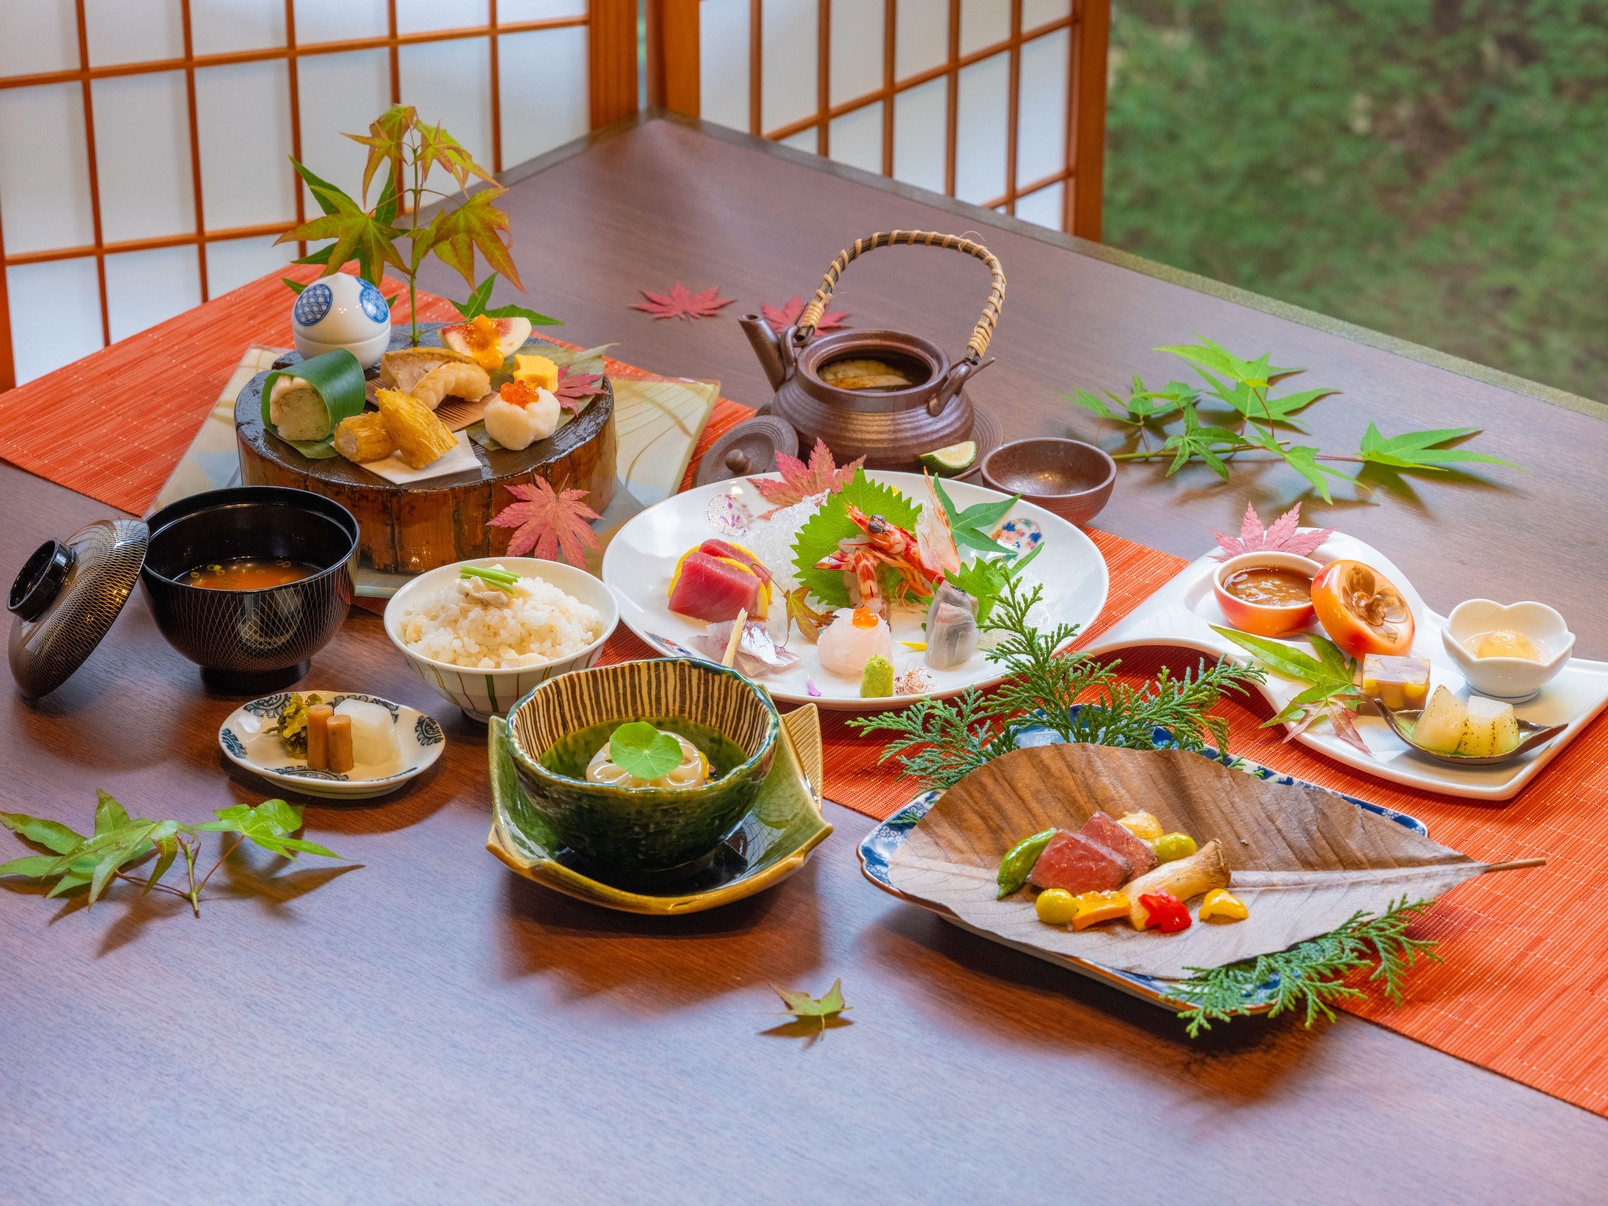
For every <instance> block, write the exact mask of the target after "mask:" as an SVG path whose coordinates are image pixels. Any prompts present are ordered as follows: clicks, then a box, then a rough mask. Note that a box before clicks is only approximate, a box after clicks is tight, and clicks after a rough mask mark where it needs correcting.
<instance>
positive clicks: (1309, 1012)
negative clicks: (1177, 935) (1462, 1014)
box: [1172, 897, 1443, 1038]
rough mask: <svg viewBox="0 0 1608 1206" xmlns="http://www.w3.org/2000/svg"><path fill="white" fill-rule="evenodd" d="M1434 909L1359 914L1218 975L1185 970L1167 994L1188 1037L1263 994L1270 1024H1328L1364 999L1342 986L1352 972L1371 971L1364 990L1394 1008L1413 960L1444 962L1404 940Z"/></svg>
mask: <svg viewBox="0 0 1608 1206" xmlns="http://www.w3.org/2000/svg"><path fill="white" fill-rule="evenodd" d="M1433 903H1434V902H1433V901H1428V900H1419V901H1414V902H1412V903H1411V904H1409V903H1408V902H1407V898H1406V897H1403V898H1402V899H1401V900H1400V901H1399V902H1398V903H1396V904H1395V905H1394V906H1392V907H1391V908H1390V909H1389V910H1388V911H1387V912H1385V913H1383V914H1380V915H1379V916H1377V917H1374V916H1370V915H1368V914H1366V913H1358V914H1356V915H1354V916H1353V917H1352V918H1351V920H1350V921H1348V922H1346V923H1345V924H1344V925H1343V926H1341V927H1339V928H1338V929H1335V930H1331V931H1330V932H1329V933H1327V934H1323V935H1321V936H1319V937H1317V938H1309V939H1307V940H1306V941H1305V942H1299V943H1297V944H1296V945H1295V946H1292V947H1290V948H1289V949H1288V950H1283V951H1276V952H1274V953H1273V954H1271V955H1259V956H1257V957H1256V958H1255V959H1241V960H1239V961H1237V962H1235V963H1227V964H1224V965H1223V966H1221V967H1212V968H1198V967H1192V968H1189V969H1187V970H1189V971H1191V972H1193V973H1194V974H1193V975H1192V976H1191V977H1190V978H1189V979H1188V980H1182V981H1179V982H1178V983H1176V984H1174V985H1173V986H1172V991H1173V993H1174V994H1175V995H1177V996H1180V997H1184V998H1185V999H1187V1000H1188V1001H1189V1002H1190V1004H1191V1008H1190V1009H1188V1010H1186V1011H1185V1012H1184V1013H1183V1014H1182V1016H1183V1017H1184V1018H1185V1019H1186V1020H1187V1021H1186V1029H1187V1031H1188V1034H1189V1037H1190V1038H1195V1037H1197V1036H1198V1035H1199V1034H1200V1032H1201V1031H1202V1030H1210V1029H1211V1028H1212V1023H1213V1022H1226V1021H1229V1020H1231V1019H1232V1018H1234V1017H1237V1016H1243V1015H1244V1014H1246V1013H1248V1012H1250V1011H1249V1009H1248V1008H1247V1004H1246V1002H1247V999H1248V998H1250V997H1252V995H1253V994H1255V993H1257V990H1259V989H1262V988H1264V987H1270V988H1271V991H1272V993H1273V1008H1272V1009H1270V1010H1269V1011H1268V1017H1270V1018H1276V1017H1278V1016H1279V1014H1281V1013H1284V1012H1286V1011H1289V1010H1296V1009H1299V1010H1302V1011H1303V1012H1304V1013H1305V1018H1304V1019H1303V1021H1304V1024H1305V1025H1306V1026H1307V1027H1308V1028H1310V1027H1311V1026H1312V1024H1313V1023H1314V1022H1316V1021H1317V1020H1318V1018H1319V1017H1323V1018H1325V1019H1327V1020H1328V1021H1331V1022H1332V1021H1334V1009H1333V1006H1334V1005H1336V1004H1339V1003H1342V1002H1345V1001H1353V1000H1357V999H1359V998H1361V997H1363V996H1365V995H1366V994H1365V993H1364V992H1363V990H1362V989H1360V988H1357V987H1356V986H1354V985H1352V984H1350V983H1348V980H1349V978H1350V976H1351V973H1352V972H1354V971H1356V970H1358V969H1359V968H1362V967H1366V966H1367V965H1368V964H1370V963H1372V964H1373V965H1374V969H1373V971H1372V972H1371V973H1370V974H1369V976H1368V980H1369V982H1370V983H1377V984H1381V985H1382V986H1383V988H1384V991H1385V993H1386V995H1387V996H1388V997H1389V998H1390V1000H1391V1003H1392V1004H1395V1005H1400V1004H1401V1001H1402V987H1403V984H1404V981H1405V979H1406V975H1407V973H1408V972H1409V971H1411V970H1412V968H1413V967H1414V966H1415V965H1416V964H1417V963H1418V961H1419V959H1424V960H1426V961H1427V962H1430V963H1441V962H1443V960H1442V959H1441V957H1440V956H1439V955H1438V954H1436V953H1435V949H1434V948H1435V945H1436V944H1435V941H1434V940H1433V939H1428V938H1413V937H1410V936H1408V934H1407V929H1408V927H1409V926H1410V925H1411V924H1412V923H1413V922H1414V921H1416V920H1418V918H1420V917H1422V916H1423V915H1424V914H1425V913H1426V912H1428V911H1429V908H1430V906H1431V905H1432V904H1433Z"/></svg>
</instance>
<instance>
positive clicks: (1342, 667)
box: [1212, 624, 1373, 757]
mask: <svg viewBox="0 0 1608 1206" xmlns="http://www.w3.org/2000/svg"><path fill="white" fill-rule="evenodd" d="M1212 631H1213V632H1215V633H1216V634H1217V635H1218V636H1220V637H1222V638H1224V639H1225V640H1229V641H1232V642H1234V644H1236V645H1238V646H1239V647H1240V648H1241V649H1244V650H1245V651H1246V652H1248V653H1249V654H1251V656H1252V657H1254V658H1255V659H1256V660H1257V661H1258V662H1260V663H1261V664H1262V665H1263V666H1265V667H1267V668H1268V669H1269V670H1276V671H1277V672H1278V673H1280V674H1283V675H1286V676H1288V677H1290V678H1293V679H1295V680H1296V681H1298V682H1304V683H1310V684H1311V685H1310V686H1309V687H1307V689H1306V690H1305V691H1302V692H1301V693H1300V694H1299V695H1297V696H1296V697H1295V698H1294V699H1292V700H1291V701H1290V702H1289V704H1288V705H1287V706H1286V707H1285V708H1284V710H1283V711H1281V712H1280V713H1279V714H1278V715H1277V716H1275V717H1273V718H1272V719H1271V720H1265V721H1263V722H1262V727H1263V728H1264V729H1268V728H1272V727H1273V726H1274V725H1276V724H1288V725H1290V729H1289V731H1288V732H1287V733H1285V735H1284V740H1286V741H1292V740H1294V739H1295V738H1296V737H1298V736H1300V735H1301V734H1302V733H1304V732H1305V731H1306V730H1307V729H1308V728H1309V727H1310V726H1311V725H1312V724H1313V723H1314V722H1315V721H1317V720H1320V719H1321V718H1323V717H1325V716H1327V717H1328V718H1329V723H1330V724H1331V725H1333V726H1334V734H1335V736H1336V737H1338V738H1340V740H1341V741H1344V742H1345V743H1346V744H1347V745H1350V746H1353V747H1355V748H1356V749H1359V750H1361V751H1362V752H1363V753H1364V754H1367V755H1368V756H1369V757H1372V756H1373V751H1372V750H1370V749H1369V748H1368V743H1367V742H1365V741H1364V740H1363V739H1362V734H1361V733H1359V732H1357V726H1356V725H1355V724H1353V723H1352V721H1351V713H1353V712H1355V711H1357V710H1358V709H1360V708H1361V707H1362V688H1361V687H1359V686H1358V685H1357V681H1356V678H1357V663H1356V662H1355V661H1353V660H1352V659H1351V658H1349V657H1347V656H1346V654H1345V652H1344V651H1343V650H1342V649H1341V648H1340V646H1338V645H1336V644H1335V643H1334V642H1333V641H1331V640H1329V639H1328V638H1327V637H1321V636H1319V635H1318V634H1317V633H1315V632H1309V633H1307V634H1306V638H1307V640H1308V641H1310V642H1311V643H1312V649H1313V652H1315V653H1316V654H1317V655H1318V656H1317V657H1313V656H1312V654H1310V653H1303V652H1302V651H1301V650H1299V649H1297V648H1296V647H1295V646H1294V645H1287V644H1285V643H1284V642H1283V641H1276V640H1273V639H1272V638H1271V637H1259V636H1252V635H1251V634H1250V633H1247V632H1237V631H1236V630H1234V629H1232V628H1220V627H1218V626H1217V625H1216V624H1213V625H1212Z"/></svg>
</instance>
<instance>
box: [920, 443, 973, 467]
mask: <svg viewBox="0 0 1608 1206" xmlns="http://www.w3.org/2000/svg"><path fill="white" fill-rule="evenodd" d="M916 460H917V461H919V462H920V463H921V464H923V465H925V466H927V468H929V469H931V470H932V471H933V472H935V473H941V474H945V475H952V474H956V473H964V472H966V470H968V469H970V468H971V467H972V465H973V463H974V462H975V461H976V460H977V441H976V440H967V441H965V442H964V443H961V444H951V445H950V446H949V447H948V448H939V449H937V450H935V451H933V452H923V453H922V454H921V455H920V456H918V457H917V458H916Z"/></svg>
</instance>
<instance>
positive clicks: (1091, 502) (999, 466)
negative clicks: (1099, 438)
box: [982, 436, 1117, 524]
mask: <svg viewBox="0 0 1608 1206" xmlns="http://www.w3.org/2000/svg"><path fill="white" fill-rule="evenodd" d="M982 476H983V481H984V483H985V484H986V485H988V486H989V487H990V488H991V489H994V490H998V491H1000V492H1002V493H1004V494H1020V495H1021V496H1022V497H1023V498H1025V499H1026V500H1027V501H1028V502H1030V503H1035V504H1037V505H1038V506H1041V507H1043V508H1044V509H1045V510H1046V511H1051V512H1053V513H1054V514H1056V515H1059V516H1060V517H1061V518H1062V519H1064V520H1066V521H1067V522H1068V523H1074V524H1085V523H1088V522H1089V521H1090V520H1091V519H1093V518H1094V517H1095V516H1096V515H1098V514H1099V513H1100V511H1101V509H1102V508H1104V507H1105V505H1106V503H1107V502H1109V501H1110V500H1111V490H1112V488H1113V487H1114V486H1115V485H1116V481H1117V463H1116V462H1115V461H1113V460H1112V459H1111V458H1110V457H1109V456H1107V455H1106V454H1105V453H1104V452H1102V451H1101V450H1100V449H1098V448H1096V447H1095V446H1094V445H1093V444H1085V443H1082V442H1081V441H1078V440H1063V439H1056V438H1054V437H1049V436H1041V437H1036V438H1034V439H1028V440H1013V441H1012V442H1011V443H1009V444H1001V445H1000V446H999V447H998V448H996V449H994V451H993V452H991V453H989V454H988V455H987V456H986V457H984V458H983V465H982Z"/></svg>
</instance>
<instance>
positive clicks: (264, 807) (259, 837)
mask: <svg viewBox="0 0 1608 1206" xmlns="http://www.w3.org/2000/svg"><path fill="white" fill-rule="evenodd" d="M213 815H214V816H216V817H217V818H218V819H217V820H216V821H207V822H205V823H203V824H200V825H196V826H194V827H193V828H194V829H195V831H196V832H197V833H238V834H240V835H241V837H243V838H244V839H246V840H247V841H250V842H251V843H252V844H253V845H257V846H261V847H262V848H263V849H264V850H267V851H268V852H269V853H271V854H277V855H280V856H282V857H284V858H288V859H290V860H291V861H292V862H294V861H295V860H296V855H297V854H321V855H323V856H324V857H325V858H341V857H342V856H341V855H339V854H336V853H335V852H334V851H333V850H330V849H327V848H326V847H324V846H320V845H319V844H318V843H317V842H308V841H303V840H301V839H300V838H293V837H291V836H290V835H291V834H292V833H295V832H296V830H298V829H300V828H301V827H302V810H301V809H300V808H298V807H297V806H296V805H294V804H287V803H286V802H285V801H283V800H264V801H263V802H262V803H261V804H258V805H257V806H256V807H252V806H251V805H249V804H236V805H235V806H234V807H233V808H221V809H218V810H217V811H216V812H215V813H214V814H213Z"/></svg>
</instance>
